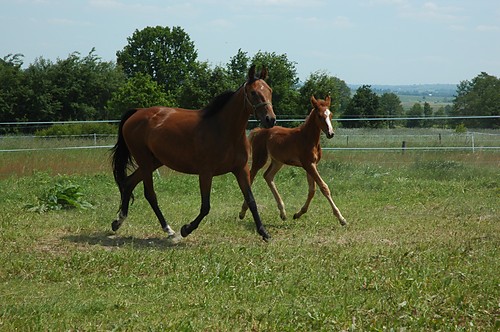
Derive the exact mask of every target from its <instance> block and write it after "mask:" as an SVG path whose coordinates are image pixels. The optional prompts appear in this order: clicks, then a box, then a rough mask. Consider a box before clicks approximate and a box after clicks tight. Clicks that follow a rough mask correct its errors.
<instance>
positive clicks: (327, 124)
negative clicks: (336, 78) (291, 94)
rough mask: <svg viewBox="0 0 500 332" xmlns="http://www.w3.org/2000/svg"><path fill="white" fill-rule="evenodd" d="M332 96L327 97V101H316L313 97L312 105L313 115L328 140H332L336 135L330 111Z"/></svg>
mask: <svg viewBox="0 0 500 332" xmlns="http://www.w3.org/2000/svg"><path fill="white" fill-rule="evenodd" d="M330 102H331V99H330V96H326V98H325V100H322V99H319V100H316V98H314V96H311V104H312V106H313V110H312V111H311V115H312V116H314V117H315V120H316V124H317V125H318V127H319V128H320V129H321V130H322V131H323V132H324V133H325V135H326V137H327V138H332V137H333V135H335V133H334V131H333V126H332V112H331V111H330Z"/></svg>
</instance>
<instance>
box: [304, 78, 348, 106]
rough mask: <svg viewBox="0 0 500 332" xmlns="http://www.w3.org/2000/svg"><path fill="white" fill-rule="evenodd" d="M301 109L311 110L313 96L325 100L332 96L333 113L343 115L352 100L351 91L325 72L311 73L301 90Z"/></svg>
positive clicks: (341, 81) (340, 81)
mask: <svg viewBox="0 0 500 332" xmlns="http://www.w3.org/2000/svg"><path fill="white" fill-rule="evenodd" d="M299 92H300V100H299V107H300V108H301V109H303V110H307V111H309V110H310V108H311V101H310V100H311V96H312V95H314V96H315V97H316V98H322V99H323V98H325V97H326V96H327V95H330V96H331V98H332V111H335V112H336V113H337V114H342V113H343V112H344V110H345V109H346V107H347V105H348V104H349V101H350V99H351V90H350V89H349V87H348V86H347V84H346V83H345V82H344V81H343V80H341V79H339V78H337V77H334V76H329V75H328V74H327V73H326V72H324V71H316V72H314V73H311V75H309V77H308V78H307V80H306V81H305V82H304V85H302V86H301V87H300V89H299Z"/></svg>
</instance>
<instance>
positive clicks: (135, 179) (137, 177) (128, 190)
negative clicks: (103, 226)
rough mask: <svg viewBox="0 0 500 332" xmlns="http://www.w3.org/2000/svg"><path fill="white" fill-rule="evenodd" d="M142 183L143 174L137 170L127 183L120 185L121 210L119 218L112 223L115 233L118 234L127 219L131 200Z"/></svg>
mask: <svg viewBox="0 0 500 332" xmlns="http://www.w3.org/2000/svg"><path fill="white" fill-rule="evenodd" d="M141 181H142V176H141V173H140V172H139V171H137V170H136V171H135V172H133V173H132V174H130V175H129V176H128V177H127V178H126V179H125V181H123V182H122V183H120V184H119V185H118V187H119V189H120V196H121V199H120V201H121V203H120V210H119V211H118V216H117V218H116V220H114V221H113V222H112V223H111V229H112V230H113V232H116V231H117V230H118V229H119V228H120V226H121V225H122V223H123V222H124V221H125V219H126V218H127V215H128V208H129V203H130V199H131V198H132V197H133V196H132V193H133V191H134V189H135V187H136V186H137V184H138V183H139V182H141Z"/></svg>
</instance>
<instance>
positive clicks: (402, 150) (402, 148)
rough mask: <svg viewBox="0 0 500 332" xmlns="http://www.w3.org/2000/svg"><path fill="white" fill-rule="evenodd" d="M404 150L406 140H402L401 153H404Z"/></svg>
mask: <svg viewBox="0 0 500 332" xmlns="http://www.w3.org/2000/svg"><path fill="white" fill-rule="evenodd" d="M405 151H406V141H403V143H402V144H401V153H403V154H404V153H405Z"/></svg>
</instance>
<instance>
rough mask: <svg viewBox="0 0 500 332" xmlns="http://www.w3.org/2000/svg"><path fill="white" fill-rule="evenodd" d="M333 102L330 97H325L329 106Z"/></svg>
mask: <svg viewBox="0 0 500 332" xmlns="http://www.w3.org/2000/svg"><path fill="white" fill-rule="evenodd" d="M331 101H332V99H331V98H330V95H327V96H326V97H325V102H326V103H327V104H328V106H330V102H331Z"/></svg>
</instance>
